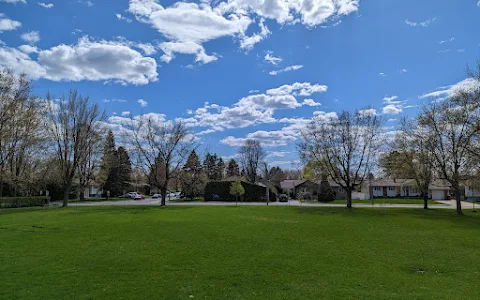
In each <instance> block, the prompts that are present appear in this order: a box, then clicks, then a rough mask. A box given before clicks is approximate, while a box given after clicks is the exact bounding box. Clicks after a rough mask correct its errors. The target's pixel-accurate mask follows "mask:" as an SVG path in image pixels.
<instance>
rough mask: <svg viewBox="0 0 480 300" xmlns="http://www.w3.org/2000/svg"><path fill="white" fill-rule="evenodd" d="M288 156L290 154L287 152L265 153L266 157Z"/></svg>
mask: <svg viewBox="0 0 480 300" xmlns="http://www.w3.org/2000/svg"><path fill="white" fill-rule="evenodd" d="M288 154H290V152H288V151H284V150H283V151H269V152H268V153H267V157H285V156H287V155H288Z"/></svg>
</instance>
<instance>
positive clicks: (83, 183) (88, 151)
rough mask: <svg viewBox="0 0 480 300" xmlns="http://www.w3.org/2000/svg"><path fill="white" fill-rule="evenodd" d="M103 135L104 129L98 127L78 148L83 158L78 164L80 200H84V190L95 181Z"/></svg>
mask: <svg viewBox="0 0 480 300" xmlns="http://www.w3.org/2000/svg"><path fill="white" fill-rule="evenodd" d="M104 135H105V128H103V127H98V128H97V130H96V131H94V132H92V133H91V134H90V135H89V136H87V137H86V138H85V139H84V140H83V143H82V145H81V146H80V149H81V151H83V154H82V155H83V156H84V158H83V159H82V160H81V161H80V162H79V164H78V187H79V190H80V194H79V197H80V200H84V198H85V193H84V191H85V189H86V188H88V187H89V185H90V184H91V182H92V181H93V180H94V179H95V174H97V173H98V171H99V168H100V155H101V153H102V141H103V139H102V137H103V136H104Z"/></svg>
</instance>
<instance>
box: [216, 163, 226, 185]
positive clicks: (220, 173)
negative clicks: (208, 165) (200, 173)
mask: <svg viewBox="0 0 480 300" xmlns="http://www.w3.org/2000/svg"><path fill="white" fill-rule="evenodd" d="M224 174H225V162H224V161H223V159H222V158H221V157H219V158H218V160H217V165H216V168H215V175H216V180H222V179H223V178H224V177H225V176H224Z"/></svg>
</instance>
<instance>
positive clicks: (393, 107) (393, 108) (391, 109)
mask: <svg viewBox="0 0 480 300" xmlns="http://www.w3.org/2000/svg"><path fill="white" fill-rule="evenodd" d="M401 112H403V109H402V107H401V106H400V105H397V104H388V105H387V106H385V107H383V109H382V113H383V114H385V115H398V114H399V113H401Z"/></svg>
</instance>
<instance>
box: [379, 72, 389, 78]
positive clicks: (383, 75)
mask: <svg viewBox="0 0 480 300" xmlns="http://www.w3.org/2000/svg"><path fill="white" fill-rule="evenodd" d="M378 75H379V76H382V77H385V76H387V75H386V74H385V73H383V72H380V73H378Z"/></svg>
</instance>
